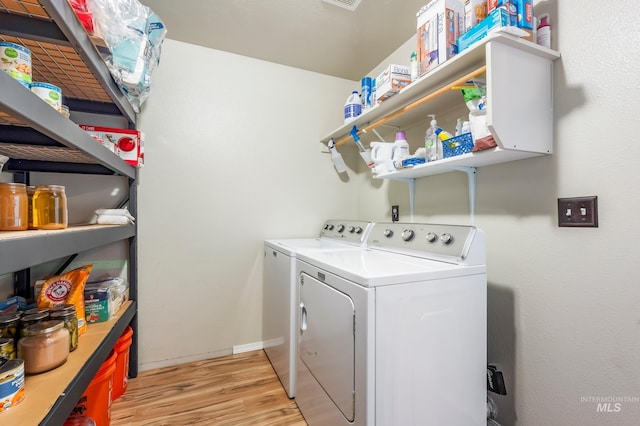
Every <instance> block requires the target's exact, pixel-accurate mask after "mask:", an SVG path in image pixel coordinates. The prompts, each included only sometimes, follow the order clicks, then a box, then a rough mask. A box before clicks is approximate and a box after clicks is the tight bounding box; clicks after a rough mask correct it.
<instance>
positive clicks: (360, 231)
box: [356, 226, 362, 234]
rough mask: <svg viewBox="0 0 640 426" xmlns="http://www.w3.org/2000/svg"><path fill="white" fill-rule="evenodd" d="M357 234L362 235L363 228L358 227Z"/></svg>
mask: <svg viewBox="0 0 640 426" xmlns="http://www.w3.org/2000/svg"><path fill="white" fill-rule="evenodd" d="M356 234H362V228H361V227H359V226H356Z"/></svg>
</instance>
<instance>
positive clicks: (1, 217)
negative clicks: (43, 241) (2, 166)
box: [0, 182, 29, 231]
mask: <svg viewBox="0 0 640 426" xmlns="http://www.w3.org/2000/svg"><path fill="white" fill-rule="evenodd" d="M28 224H29V198H28V197H27V187H26V185H25V184H24V183H12V182H0V231H24V230H25V229H27V227H28Z"/></svg>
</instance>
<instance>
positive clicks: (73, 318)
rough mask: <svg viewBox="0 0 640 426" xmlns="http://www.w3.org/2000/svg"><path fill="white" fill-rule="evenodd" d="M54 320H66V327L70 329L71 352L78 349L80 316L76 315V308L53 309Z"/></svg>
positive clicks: (52, 316) (52, 317)
mask: <svg viewBox="0 0 640 426" xmlns="http://www.w3.org/2000/svg"><path fill="white" fill-rule="evenodd" d="M51 319H52V320H61V321H63V322H64V328H66V329H67V331H69V352H73V351H75V350H76V349H78V316H77V315H76V308H75V307H74V308H73V310H67V311H63V310H60V311H53V312H51Z"/></svg>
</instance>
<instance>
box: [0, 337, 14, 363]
mask: <svg viewBox="0 0 640 426" xmlns="http://www.w3.org/2000/svg"><path fill="white" fill-rule="evenodd" d="M15 357H16V345H15V343H14V340H13V339H6V338H1V339H0V365H2V362H3V360H7V359H15Z"/></svg>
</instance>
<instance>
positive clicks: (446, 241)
mask: <svg viewBox="0 0 640 426" xmlns="http://www.w3.org/2000/svg"><path fill="white" fill-rule="evenodd" d="M440 241H442V242H443V243H444V244H451V243H452V242H453V236H452V235H451V234H442V235H440Z"/></svg>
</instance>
